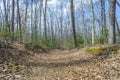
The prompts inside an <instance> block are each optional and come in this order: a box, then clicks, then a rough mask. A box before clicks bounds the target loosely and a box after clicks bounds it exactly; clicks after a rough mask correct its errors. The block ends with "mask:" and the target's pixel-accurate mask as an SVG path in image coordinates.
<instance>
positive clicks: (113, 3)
mask: <svg viewBox="0 0 120 80" xmlns="http://www.w3.org/2000/svg"><path fill="white" fill-rule="evenodd" d="M115 11H116V0H110V1H109V24H110V28H109V44H115V43H116V35H115Z"/></svg>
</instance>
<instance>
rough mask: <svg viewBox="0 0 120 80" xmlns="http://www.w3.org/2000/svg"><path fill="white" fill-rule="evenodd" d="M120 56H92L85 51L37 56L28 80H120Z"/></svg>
mask: <svg viewBox="0 0 120 80" xmlns="http://www.w3.org/2000/svg"><path fill="white" fill-rule="evenodd" d="M119 61H120V54H113V55H102V56H92V55H90V54H87V53H85V52H84V50H78V49H74V50H70V51H68V50H65V51H61V50H52V51H50V52H49V54H36V55H35V56H33V58H32V60H30V63H29V67H28V68H29V72H30V73H29V74H28V75H27V78H26V79H27V80H120V63H119Z"/></svg>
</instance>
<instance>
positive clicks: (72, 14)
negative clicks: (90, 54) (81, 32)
mask: <svg viewBox="0 0 120 80" xmlns="http://www.w3.org/2000/svg"><path fill="white" fill-rule="evenodd" d="M70 11H71V24H72V36H73V48H76V47H77V40H76V30H75V16H74V5H73V0H70Z"/></svg>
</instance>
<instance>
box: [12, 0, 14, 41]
mask: <svg viewBox="0 0 120 80" xmlns="http://www.w3.org/2000/svg"><path fill="white" fill-rule="evenodd" d="M14 9H15V2H14V0H12V34H11V35H12V41H13V40H14Z"/></svg>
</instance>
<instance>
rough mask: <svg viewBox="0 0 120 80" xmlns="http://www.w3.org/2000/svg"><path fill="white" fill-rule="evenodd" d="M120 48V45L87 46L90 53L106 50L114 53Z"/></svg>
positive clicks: (95, 53) (94, 53)
mask: <svg viewBox="0 0 120 80" xmlns="http://www.w3.org/2000/svg"><path fill="white" fill-rule="evenodd" d="M118 50H120V47H114V46H111V47H92V48H87V49H86V51H87V52H88V53H90V54H93V55H97V54H100V53H103V52H105V51H110V52H113V53H118Z"/></svg>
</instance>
